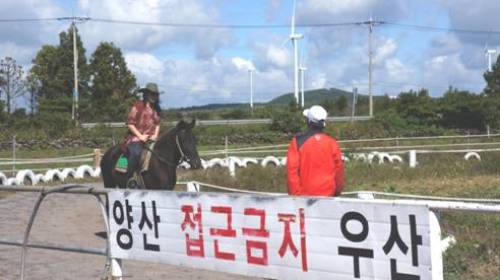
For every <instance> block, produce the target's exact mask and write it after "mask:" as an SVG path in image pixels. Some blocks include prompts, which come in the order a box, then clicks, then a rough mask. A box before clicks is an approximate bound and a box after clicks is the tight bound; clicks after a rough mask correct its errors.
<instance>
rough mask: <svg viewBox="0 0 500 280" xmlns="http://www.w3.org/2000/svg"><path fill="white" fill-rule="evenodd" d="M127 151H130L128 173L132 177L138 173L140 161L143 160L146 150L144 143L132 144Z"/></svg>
mask: <svg viewBox="0 0 500 280" xmlns="http://www.w3.org/2000/svg"><path fill="white" fill-rule="evenodd" d="M127 149H128V167H127V173H128V174H130V175H132V174H133V173H134V172H135V171H137V168H138V165H139V161H140V159H141V154H142V150H143V149H144V143H142V142H132V143H130V144H128V145H127Z"/></svg>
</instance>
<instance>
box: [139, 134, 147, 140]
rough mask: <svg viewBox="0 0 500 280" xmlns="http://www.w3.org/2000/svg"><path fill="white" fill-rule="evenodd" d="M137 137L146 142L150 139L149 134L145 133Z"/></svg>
mask: <svg viewBox="0 0 500 280" xmlns="http://www.w3.org/2000/svg"><path fill="white" fill-rule="evenodd" d="M137 137H138V138H139V140H141V142H146V141H148V139H149V136H148V135H144V134H140V135H138V136H137Z"/></svg>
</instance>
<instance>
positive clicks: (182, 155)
mask: <svg viewBox="0 0 500 280" xmlns="http://www.w3.org/2000/svg"><path fill="white" fill-rule="evenodd" d="M175 144H176V146H177V150H179V154H181V158H180V159H179V162H178V163H177V164H180V163H181V162H183V161H185V162H187V163H190V162H191V159H190V158H188V157H187V156H186V154H185V153H184V151H182V147H181V143H180V142H179V135H177V134H175Z"/></svg>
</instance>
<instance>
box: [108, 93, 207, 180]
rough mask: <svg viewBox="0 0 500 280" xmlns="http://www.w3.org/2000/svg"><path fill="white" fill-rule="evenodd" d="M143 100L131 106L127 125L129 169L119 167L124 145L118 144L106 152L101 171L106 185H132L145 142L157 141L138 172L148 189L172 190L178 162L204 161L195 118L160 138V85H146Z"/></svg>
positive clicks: (197, 163) (193, 163) (198, 163)
mask: <svg viewBox="0 0 500 280" xmlns="http://www.w3.org/2000/svg"><path fill="white" fill-rule="evenodd" d="M141 91H142V92H143V93H144V98H143V101H139V102H136V103H135V104H134V106H133V107H132V109H131V111H130V113H129V116H128V120H127V124H128V127H129V130H130V131H129V134H128V135H127V137H126V142H125V143H127V146H126V147H127V150H128V168H127V171H126V173H123V172H119V171H118V170H117V168H116V163H117V161H118V158H120V156H121V155H122V154H123V153H124V151H123V149H122V147H121V145H115V146H114V147H111V148H110V149H109V150H107V151H106V153H105V154H104V156H103V158H102V160H101V173H102V177H103V181H104V186H105V187H106V188H114V187H120V188H125V187H129V185H128V184H129V180H130V178H131V177H132V176H133V175H134V173H135V172H136V171H137V169H138V168H139V159H140V157H141V154H142V151H143V150H144V148H145V142H146V141H148V140H153V141H155V140H156V143H155V145H154V148H152V149H151V148H147V149H149V150H150V151H151V157H150V160H149V164H148V166H147V170H146V171H144V172H141V173H140V174H138V176H137V177H140V179H141V181H142V182H143V185H142V186H141V187H145V188H147V189H166V190H172V189H173V188H174V186H175V184H176V180H177V176H176V168H177V165H178V164H179V163H180V162H182V161H186V162H187V163H189V165H190V166H191V167H192V168H194V169H197V168H200V167H201V160H200V158H199V156H198V151H197V149H196V139H195V137H194V134H193V132H192V129H193V127H194V125H195V121H194V120H193V121H192V122H191V123H187V122H185V121H183V120H181V121H180V122H179V123H177V125H176V126H175V127H174V128H172V129H170V130H169V131H168V132H167V133H165V134H163V135H162V136H161V137H159V138H158V134H159V131H160V126H159V124H160V115H159V113H160V107H159V98H158V95H159V92H158V87H157V86H156V85H155V84H153V83H149V84H147V86H146V88H144V89H141Z"/></svg>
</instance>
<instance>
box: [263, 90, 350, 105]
mask: <svg viewBox="0 0 500 280" xmlns="http://www.w3.org/2000/svg"><path fill="white" fill-rule="evenodd" d="M340 96H345V97H346V98H347V103H348V104H351V102H352V93H351V92H348V91H344V90H341V89H336V88H330V89H315V90H310V91H305V92H304V99H305V106H306V107H309V106H311V105H314V104H321V103H323V102H324V101H326V100H328V101H336V100H337V99H338V98H339V97H340ZM293 100H294V97H293V93H287V94H283V95H281V96H278V97H276V98H274V99H273V100H271V101H269V103H268V104H271V105H286V104H290V102H292V101H293Z"/></svg>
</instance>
